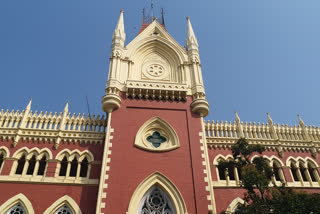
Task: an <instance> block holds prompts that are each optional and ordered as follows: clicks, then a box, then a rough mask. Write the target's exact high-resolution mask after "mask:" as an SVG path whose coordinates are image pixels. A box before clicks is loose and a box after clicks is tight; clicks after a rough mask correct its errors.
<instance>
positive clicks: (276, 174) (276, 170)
mask: <svg viewBox="0 0 320 214" xmlns="http://www.w3.org/2000/svg"><path fill="white" fill-rule="evenodd" d="M272 169H273V173H274V178H275V180H276V181H282V179H281V175H280V174H281V169H280V167H279V165H278V164H277V163H275V162H273V165H272Z"/></svg>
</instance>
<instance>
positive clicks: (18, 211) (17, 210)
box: [5, 203, 27, 214]
mask: <svg viewBox="0 0 320 214" xmlns="http://www.w3.org/2000/svg"><path fill="white" fill-rule="evenodd" d="M5 214H27V212H26V211H25V209H24V207H23V206H22V205H21V204H20V203H18V204H16V205H14V206H13V207H11V208H10V209H9V210H8V211H7V212H6V213H5Z"/></svg>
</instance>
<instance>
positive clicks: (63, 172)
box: [59, 156, 68, 176]
mask: <svg viewBox="0 0 320 214" xmlns="http://www.w3.org/2000/svg"><path fill="white" fill-rule="evenodd" d="M67 167H68V159H67V157H66V156H64V158H63V159H62V161H61V163H60V172H59V176H66V174H67Z"/></svg>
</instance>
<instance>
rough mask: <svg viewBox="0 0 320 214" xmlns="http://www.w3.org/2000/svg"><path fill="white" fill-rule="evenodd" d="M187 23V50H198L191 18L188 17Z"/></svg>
mask: <svg viewBox="0 0 320 214" xmlns="http://www.w3.org/2000/svg"><path fill="white" fill-rule="evenodd" d="M187 22H188V31H187V41H186V47H187V50H198V41H197V37H196V35H195V34H194V31H193V28H192V25H191V21H190V18H189V17H187Z"/></svg>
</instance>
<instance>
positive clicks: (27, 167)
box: [13, 151, 49, 176]
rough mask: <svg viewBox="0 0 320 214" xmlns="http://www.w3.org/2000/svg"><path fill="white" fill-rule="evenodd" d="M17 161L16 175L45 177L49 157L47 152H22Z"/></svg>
mask: <svg viewBox="0 0 320 214" xmlns="http://www.w3.org/2000/svg"><path fill="white" fill-rule="evenodd" d="M16 157H17V160H16V163H15V164H14V166H13V167H15V169H14V174H15V175H21V176H24V175H27V176H44V175H45V171H46V168H47V160H48V157H49V155H48V154H47V152H40V153H38V152H37V151H33V152H27V151H22V152H20V153H18V154H17V155H16Z"/></svg>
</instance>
